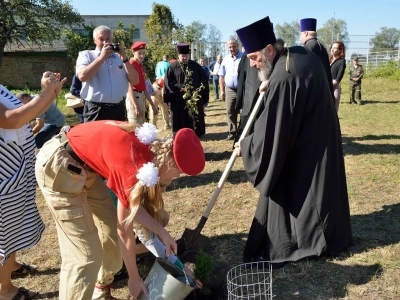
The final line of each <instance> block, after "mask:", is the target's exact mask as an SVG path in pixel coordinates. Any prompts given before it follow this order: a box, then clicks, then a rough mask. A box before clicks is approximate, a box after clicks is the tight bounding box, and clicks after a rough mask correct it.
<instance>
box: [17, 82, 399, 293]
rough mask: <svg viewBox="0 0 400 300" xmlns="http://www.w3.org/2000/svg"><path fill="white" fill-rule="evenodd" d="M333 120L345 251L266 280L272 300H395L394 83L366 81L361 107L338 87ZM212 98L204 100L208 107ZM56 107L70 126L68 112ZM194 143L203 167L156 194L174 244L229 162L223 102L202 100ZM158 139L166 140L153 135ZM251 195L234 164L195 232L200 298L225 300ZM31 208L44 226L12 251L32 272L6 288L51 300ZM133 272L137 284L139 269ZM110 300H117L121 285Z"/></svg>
mask: <svg viewBox="0 0 400 300" xmlns="http://www.w3.org/2000/svg"><path fill="white" fill-rule="evenodd" d="M342 88H343V95H342V102H341V104H340V108H339V118H340V124H341V129H342V135H343V147H344V154H345V162H346V174H347V184H348V191H349V199H350V209H351V222H352V229H353V236H354V245H353V246H352V247H351V248H350V249H349V251H347V252H344V253H342V254H341V255H340V256H339V257H337V258H327V257H322V258H319V259H313V260H306V261H302V262H298V263H294V264H290V265H287V266H285V267H284V268H282V269H280V270H277V271H274V272H273V294H274V295H276V297H275V298H274V299H307V300H309V299H346V300H348V299H371V300H372V299H400V197H399V196H400V84H399V81H395V80H391V79H379V78H366V79H365V80H364V81H363V87H362V93H363V99H364V105H361V106H359V105H354V104H352V105H350V104H348V100H349V92H348V90H349V87H348V86H347V82H345V83H343V84H342ZM213 98H214V97H213V95H212V96H211V97H210V99H213ZM64 103H65V101H64V99H63V97H62V96H60V99H59V102H58V104H59V106H60V107H61V109H62V111H63V112H64V113H66V114H67V116H70V117H67V119H68V122H73V120H74V112H73V110H71V109H66V108H63V107H62V106H63V105H64ZM206 113H207V117H206V123H207V134H206V136H205V137H204V138H203V141H202V143H203V145H204V148H205V150H206V158H207V163H206V168H205V170H204V171H203V173H202V174H200V175H199V176H196V177H186V176H182V177H181V178H179V179H176V180H175V181H174V182H173V184H172V186H171V187H170V188H169V189H168V191H167V193H166V194H165V206H166V209H167V210H168V211H169V213H170V222H169V224H168V227H167V229H168V231H169V232H170V233H171V235H172V236H174V237H176V238H179V237H181V236H182V233H183V231H184V229H185V228H190V229H194V228H195V227H196V225H197V223H198V221H199V219H200V217H201V215H202V213H203V212H204V209H205V207H206V205H207V203H208V201H209V199H210V197H211V194H212V192H213V191H214V189H215V187H216V186H217V182H218V181H219V179H220V176H221V175H222V172H223V170H224V168H225V166H226V164H227V162H228V160H229V158H230V156H231V148H232V143H231V142H230V141H224V140H223V139H224V138H225V137H226V133H227V126H226V125H225V121H226V117H225V109H224V103H223V102H215V101H211V102H210V105H209V106H208V108H207V110H206ZM159 125H160V127H161V128H162V123H161V121H160V123H159ZM161 134H162V135H165V134H167V133H166V132H161ZM257 200H258V193H257V192H256V191H255V190H254V188H252V186H251V184H250V183H248V182H247V178H246V174H245V173H244V171H243V163H242V160H241V159H240V158H239V159H237V160H236V162H235V165H234V167H233V169H232V171H231V173H230V175H229V178H228V180H227V182H226V183H225V185H224V188H223V190H222V192H221V194H220V196H219V198H218V201H217V202H216V204H215V206H214V208H213V210H212V212H211V215H210V217H209V219H208V221H207V223H206V225H205V227H204V229H203V231H202V234H204V235H207V236H208V237H210V245H209V247H208V248H207V253H209V254H211V255H212V256H213V259H214V261H215V264H216V268H215V271H214V272H213V273H212V274H211V280H210V283H209V284H208V285H207V287H209V288H210V289H211V290H212V291H213V292H216V291H218V290H220V293H219V296H217V295H216V294H212V296H211V297H209V298H208V299H213V300H214V299H226V298H227V297H226V295H224V293H226V274H227V272H228V270H229V269H231V268H232V267H234V266H236V265H238V264H240V263H241V262H242V261H241V259H242V253H243V248H244V244H245V240H246V237H247V232H248V229H249V227H250V224H251V221H252V218H253V215H254V211H255V207H256V204H257ZM37 204H38V207H39V210H40V213H41V215H42V218H43V220H44V221H45V223H46V228H47V229H46V231H45V233H44V235H43V237H42V239H41V241H40V242H39V244H38V245H37V246H35V247H33V248H32V249H30V250H27V251H22V252H21V253H20V254H19V260H21V261H23V262H26V263H34V264H37V265H38V266H39V267H40V272H39V273H38V274H36V275H34V276H32V277H29V278H24V279H18V280H15V284H17V285H18V286H25V287H27V288H33V289H36V290H38V291H40V292H41V296H40V297H39V299H57V290H58V280H59V276H58V274H59V268H60V256H59V252H58V242H57V236H56V232H55V228H54V224H53V220H52V219H51V216H50V214H49V210H48V209H47V207H46V205H45V203H44V200H43V198H42V196H41V194H40V192H39V191H38V193H37ZM149 264H150V266H151V263H146V260H143V261H142V262H141V263H140V264H139V269H140V273H141V274H142V276H143V277H145V276H146V273H147V272H148V269H149ZM115 288H116V290H115V291H114V295H116V296H117V297H119V298H127V296H128V291H127V288H126V281H122V282H119V283H118V284H117V285H116V286H115Z"/></svg>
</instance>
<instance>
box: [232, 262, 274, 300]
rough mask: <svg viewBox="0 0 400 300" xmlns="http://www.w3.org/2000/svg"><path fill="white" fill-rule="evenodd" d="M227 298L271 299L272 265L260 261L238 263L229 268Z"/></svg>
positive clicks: (233, 299)
mask: <svg viewBox="0 0 400 300" xmlns="http://www.w3.org/2000/svg"><path fill="white" fill-rule="evenodd" d="M226 278H227V281H228V286H227V287H228V300H236V299H237V300H239V299H240V300H242V299H243V300H244V299H246V300H266V299H268V300H270V299H272V297H273V296H272V265H271V263H270V262H269V261H260V262H252V263H246V264H242V265H238V266H236V267H234V268H232V269H231V270H229V272H228V274H227V276H226Z"/></svg>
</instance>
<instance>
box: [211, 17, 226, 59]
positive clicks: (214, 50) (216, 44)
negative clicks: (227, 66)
mask: <svg viewBox="0 0 400 300" xmlns="http://www.w3.org/2000/svg"><path fill="white" fill-rule="evenodd" d="M221 39H222V34H221V31H220V30H219V29H218V28H217V27H216V26H214V25H212V24H209V25H208V30H207V42H208V43H209V48H208V50H209V53H210V56H211V58H212V59H215V58H216V56H217V55H218V54H221V53H222V50H223V47H225V45H224V44H221Z"/></svg>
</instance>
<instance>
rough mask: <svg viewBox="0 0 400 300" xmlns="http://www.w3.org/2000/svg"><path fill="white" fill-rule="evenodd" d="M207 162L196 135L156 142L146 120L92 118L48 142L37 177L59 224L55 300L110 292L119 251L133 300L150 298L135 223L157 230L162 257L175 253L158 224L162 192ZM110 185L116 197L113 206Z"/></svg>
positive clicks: (180, 134)
mask: <svg viewBox="0 0 400 300" xmlns="http://www.w3.org/2000/svg"><path fill="white" fill-rule="evenodd" d="M204 165H205V158H204V150H203V147H202V145H201V143H200V140H199V138H198V137H197V136H196V135H195V133H194V132H193V131H192V130H191V129H188V128H184V129H182V130H181V131H179V132H177V134H176V136H175V137H174V138H173V139H172V138H167V139H163V140H159V139H157V130H156V128H155V126H153V125H151V124H147V123H145V124H144V125H143V126H139V125H138V124H136V123H125V122H118V121H93V122H88V123H83V124H79V125H77V126H75V127H73V128H72V129H70V130H69V131H68V132H67V134H66V136H64V137H63V134H62V133H61V134H60V135H58V136H56V137H54V138H53V139H52V140H51V141H49V142H48V143H46V144H45V145H44V147H43V148H42V151H40V152H39V154H38V157H37V160H36V177H37V180H38V185H39V187H40V189H41V191H42V194H43V196H44V198H45V200H46V202H47V204H48V206H49V208H50V211H51V212H52V214H53V217H54V220H55V222H56V227H57V234H58V239H59V243H60V252H61V257H62V266H61V274H60V289H59V291H60V292H59V293H60V299H103V298H107V297H108V296H110V284H111V282H112V280H113V276H114V274H115V273H116V272H118V271H119V270H120V269H121V265H122V259H121V256H122V258H123V260H124V262H125V265H126V268H127V271H128V273H129V281H128V288H129V291H130V293H131V294H132V296H133V299H136V298H137V297H138V295H139V294H140V292H142V291H143V292H144V293H145V294H146V295H147V294H148V293H147V289H146V286H145V285H144V282H143V280H142V279H141V278H140V276H139V274H138V270H137V266H136V255H135V254H136V252H135V247H136V242H135V239H136V237H135V234H134V232H133V228H134V226H135V228H136V229H142V228H147V230H148V232H154V234H156V235H157V236H158V237H159V239H160V240H161V241H162V243H163V244H164V245H165V255H167V256H168V255H171V254H173V253H176V251H177V246H176V243H175V241H174V240H173V238H172V237H171V236H170V235H169V233H168V232H167V231H166V230H165V229H164V227H163V226H162V225H161V224H160V222H161V221H162V217H163V211H164V209H163V208H164V204H163V199H162V196H161V193H162V191H163V189H165V187H166V186H168V185H169V184H170V183H171V181H172V180H173V179H175V178H177V177H179V176H180V174H181V173H186V174H188V175H197V174H199V173H200V172H201V171H202V170H203V168H204ZM104 180H107V185H106V184H105V182H104ZM109 189H111V190H112V191H113V192H114V193H115V194H116V195H117V197H118V203H117V208H115V206H114V204H113V202H112V200H111V197H110V194H109V191H108V190H109ZM142 226H143V227H142ZM117 232H118V234H117ZM145 233H146V232H144V234H145ZM118 244H119V247H118Z"/></svg>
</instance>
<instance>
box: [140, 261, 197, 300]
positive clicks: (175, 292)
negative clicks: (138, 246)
mask: <svg viewBox="0 0 400 300" xmlns="http://www.w3.org/2000/svg"><path fill="white" fill-rule="evenodd" d="M177 278H178V279H177ZM179 279H180V280H182V281H184V282H186V283H183V282H182V281H180V280H179ZM144 283H145V284H146V287H147V290H148V292H149V297H146V296H145V295H144V294H143V293H142V294H141V296H140V297H139V298H138V300H183V299H185V297H186V296H187V295H189V294H190V292H192V291H193V289H194V287H195V283H194V282H193V280H191V278H189V277H186V275H185V273H184V272H183V271H182V270H180V269H179V268H177V267H176V266H175V265H173V264H171V263H170V262H169V261H167V260H165V259H162V258H157V259H156V261H155V262H154V265H153V267H152V268H151V270H150V272H149V274H148V275H147V277H146V280H145V281H144Z"/></svg>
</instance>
